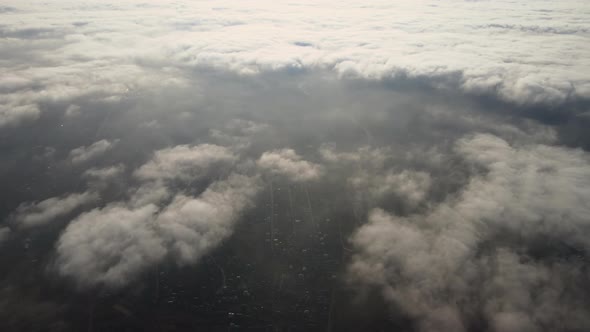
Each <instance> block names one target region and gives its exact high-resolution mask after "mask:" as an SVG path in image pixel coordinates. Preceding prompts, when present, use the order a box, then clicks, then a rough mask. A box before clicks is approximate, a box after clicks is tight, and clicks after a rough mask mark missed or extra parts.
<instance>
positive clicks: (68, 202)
mask: <svg viewBox="0 0 590 332" xmlns="http://www.w3.org/2000/svg"><path fill="white" fill-rule="evenodd" d="M98 198H99V196H98V194H97V193H94V192H84V193H81V194H78V193H74V194H69V195H66V196H61V197H51V198H48V199H46V200H43V201H41V202H37V203H23V204H21V205H19V207H18V208H17V209H16V211H15V212H14V214H13V215H12V218H11V219H12V220H13V221H14V222H15V223H16V224H17V225H18V226H19V227H27V228H28V227H36V226H41V225H44V224H47V223H49V222H51V221H52V220H54V219H56V218H58V217H62V216H65V215H67V214H69V213H71V212H73V211H74V210H76V209H78V208H79V207H82V206H84V205H88V204H91V203H94V202H96V201H97V200H98Z"/></svg>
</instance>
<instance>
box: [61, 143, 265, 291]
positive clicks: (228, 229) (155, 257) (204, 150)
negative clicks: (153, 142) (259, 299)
mask: <svg viewBox="0 0 590 332" xmlns="http://www.w3.org/2000/svg"><path fill="white" fill-rule="evenodd" d="M237 160H238V156H237V155H235V154H234V153H233V152H232V151H231V150H230V149H229V148H225V147H222V146H217V145H211V144H201V145H195V146H188V145H178V146H175V147H171V148H166V149H162V150H158V151H156V152H155V153H154V155H153V156H152V158H151V159H150V160H148V161H147V162H146V163H145V164H143V165H142V166H140V167H139V168H138V169H136V170H135V172H134V176H135V179H136V180H138V181H139V184H138V186H137V187H135V188H132V189H130V190H129V197H128V199H127V200H125V201H122V202H113V203H110V204H108V205H107V206H106V207H104V208H100V209H94V210H92V211H90V212H87V213H84V214H82V215H80V216H79V217H77V218H76V219H74V220H73V221H72V222H71V223H70V225H69V226H68V227H67V228H66V230H65V231H64V233H63V235H62V237H61V238H60V239H59V241H58V244H57V254H58V260H57V268H58V270H59V271H60V273H61V274H63V275H65V276H69V277H72V278H74V279H75V280H76V281H77V282H78V284H79V285H80V286H82V287H93V286H104V287H113V288H117V287H122V286H124V285H126V284H128V283H129V282H132V281H133V280H135V279H137V278H138V277H139V276H140V275H141V274H142V272H144V271H145V270H146V269H148V268H149V267H150V266H153V265H154V264H156V263H158V262H160V261H162V260H163V259H165V258H169V259H171V260H174V261H176V262H177V263H178V264H193V263H197V262H198V261H199V259H200V258H201V257H202V256H203V255H205V254H207V253H208V252H209V251H210V250H212V249H213V248H215V247H216V246H218V245H219V244H220V243H221V242H222V241H223V240H224V239H225V238H227V237H228V236H229V235H230V234H232V232H233V228H234V224H235V222H237V221H238V219H239V217H240V216H241V213H242V212H243V211H244V210H245V209H246V208H248V207H250V206H251V205H252V203H253V199H254V198H255V196H256V194H257V193H258V192H259V190H260V185H259V183H258V181H259V180H258V178H257V177H256V176H254V177H252V176H246V175H239V174H236V173H230V175H229V176H227V175H226V176H224V174H223V172H220V174H217V175H218V176H219V177H220V179H219V180H217V181H214V182H213V183H212V184H210V185H209V186H208V187H207V188H206V189H205V190H204V191H203V192H202V193H200V194H199V195H197V196H190V195H189V194H188V192H190V186H191V181H192V180H196V179H200V178H201V177H202V176H204V175H211V174H210V171H213V170H218V169H219V168H220V167H226V168H227V169H228V170H232V168H231V167H232V166H234V164H235V162H236V161H237ZM123 170H124V168H123V166H122V165H116V166H112V167H108V168H103V169H90V170H87V171H86V172H85V173H84V175H85V176H87V177H90V178H98V179H105V178H110V177H112V176H117V175H118V174H120V173H121V172H122V171H123ZM175 180H181V181H180V182H175Z"/></svg>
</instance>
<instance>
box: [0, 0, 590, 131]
mask: <svg viewBox="0 0 590 332" xmlns="http://www.w3.org/2000/svg"><path fill="white" fill-rule="evenodd" d="M9 2H10V3H11V5H10V6H6V8H14V11H11V12H10V15H4V19H5V20H4V21H5V22H4V27H3V29H2V33H3V34H4V35H6V37H10V38H4V39H3V40H2V41H1V42H0V46H2V49H3V55H4V57H3V59H5V60H3V64H5V66H4V67H5V68H8V69H7V70H6V72H5V73H3V74H5V75H3V76H6V77H7V78H6V79H4V80H5V82H2V83H0V105H1V106H2V108H0V109H1V110H3V111H2V112H0V114H3V113H5V114H3V116H2V117H0V124H2V123H4V124H8V123H12V124H18V123H22V122H23V121H24V120H25V118H26V119H29V120H33V119H36V118H38V116H39V113H40V111H39V105H42V106H46V105H52V104H61V105H62V106H63V109H64V110H65V109H67V108H68V107H69V105H70V104H71V103H76V102H77V101H78V100H80V99H85V100H93V101H98V102H101V103H111V102H116V101H122V100H127V99H128V98H133V96H136V95H138V94H142V93H144V92H145V91H154V90H155V89H161V88H165V87H174V88H177V87H183V86H186V85H187V84H189V83H188V81H190V79H189V80H187V75H186V71H185V70H184V69H185V68H187V67H188V68H197V69H202V68H216V69H220V70H222V71H230V72H234V73H238V74H241V75H259V74H264V73H273V72H287V73H298V72H299V73H301V72H311V71H324V70H327V71H331V72H333V73H335V74H336V75H337V76H339V77H341V78H363V79H368V80H378V81H385V82H393V84H416V85H424V86H430V87H434V88H436V89H440V90H443V91H447V90H459V91H462V92H466V93H469V94H474V95H484V96H494V97H495V98H498V99H500V100H504V101H508V102H512V103H515V104H518V105H537V106H538V105H544V106H548V107H555V106H558V105H563V104H567V105H572V107H573V108H574V110H570V111H568V112H577V111H578V110H575V109H576V108H577V106H575V105H577V103H578V102H580V101H581V102H584V101H586V103H587V100H588V99H589V98H590V81H589V80H588V79H587V77H586V76H587V75H585V68H587V67H588V66H589V63H588V60H587V57H585V56H584V55H585V54H587V53H588V51H589V50H588V46H587V45H588V44H589V43H588V42H587V38H588V27H587V26H586V25H584V22H585V15H586V14H585V12H584V11H580V10H577V8H579V7H580V6H583V3H581V2H580V1H579V0H568V1H565V2H564V1H561V2H559V3H554V2H546V1H542V2H530V1H524V0H521V1H517V2H516V3H514V2H509V1H478V2H472V1H452V2H449V3H436V4H434V3H431V2H428V1H425V2H420V3H412V4H409V3H388V2H382V1H379V2H375V3H372V4H369V5H367V4H364V3H362V4H361V3H360V2H358V1H347V2H338V1H326V2H322V3H317V2H313V1H303V2H301V3H299V4H298V5H297V6H293V5H291V4H287V3H282V2H279V3H273V4H269V3H267V2H255V3H247V4H246V3H240V2H236V1H233V0H224V1H223V2H222V3H220V4H219V6H221V7H222V8H224V10H218V9H216V8H217V7H212V6H210V5H207V4H203V3H194V2H188V1H182V4H183V6H182V9H177V10H179V12H178V13H177V12H176V11H173V10H172V9H171V8H170V7H169V6H167V5H166V4H163V3H158V4H155V5H153V6H136V4H137V3H136V2H135V1H128V2H125V3H122V2H107V3H105V4H104V6H103V5H101V6H98V7H97V6H94V5H93V4H92V3H88V4H71V5H69V6H67V5H65V4H64V3H52V4H50V5H47V4H42V3H40V2H37V1H35V2H33V3H31V4H23V3H22V2H18V1H14V0H10V1H9ZM47 6H49V8H51V10H50V11H49V12H47ZM216 6H217V5H216ZM76 8H78V9H79V10H82V11H84V12H85V13H87V14H88V15H87V16H85V18H84V22H83V23H84V24H80V20H79V19H78V18H77V17H72V16H71V15H69V11H70V10H76ZM93 9H94V10H93ZM111 13H112V14H116V13H125V15H124V16H120V15H111ZM287 13H288V14H287ZM481 13H485V15H484V16H482V15H481ZM511 13H515V14H514V15H511ZM548 13H551V15H552V16H551V18H552V19H547V17H548V15H549V14H548ZM41 14H43V20H38V19H30V20H29V19H28V18H34V17H38V16H39V15H41ZM175 14H178V15H175ZM123 17H125V18H128V17H141V18H148V19H147V21H141V22H139V23H136V24H134V25H129V23H128V20H127V19H123ZM475 17H477V20H475V19H474V18H475ZM465 18H470V19H467V20H465ZM148 21H149V24H148V23H147V22H148ZM107 27H108V28H107ZM154 27H156V28H157V29H158V33H157V34H153V33H150V32H151V31H152V29H153V28H154ZM302 36H304V37H302ZM153 45H158V47H153ZM538 45H544V47H542V48H539V47H538ZM33 62H34V63H35V64H36V66H34V67H29V66H24V65H22V64H23V63H25V64H27V63H33ZM4 80H3V81H4ZM412 82H413V83H412ZM18 108H22V109H20V110H18V111H16V109H18ZM43 109H45V107H43ZM25 110H26V111H25ZM537 111H538V110H537ZM582 111H583V110H582ZM72 113H73V112H71V109H70V111H68V112H66V114H70V115H71V114H72ZM74 113H75V112H74Z"/></svg>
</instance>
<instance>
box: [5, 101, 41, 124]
mask: <svg viewBox="0 0 590 332" xmlns="http://www.w3.org/2000/svg"><path fill="white" fill-rule="evenodd" d="M39 114H41V112H40V111H39V107H38V106H37V105H33V104H28V105H0V127H4V126H9V125H10V126H13V125H18V124H20V123H21V122H25V121H30V120H36V119H37V118H38V117H39Z"/></svg>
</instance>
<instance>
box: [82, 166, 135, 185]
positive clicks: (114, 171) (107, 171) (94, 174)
mask: <svg viewBox="0 0 590 332" xmlns="http://www.w3.org/2000/svg"><path fill="white" fill-rule="evenodd" d="M124 171H125V165H123V164H119V165H114V166H110V167H105V168H96V167H93V168H90V169H87V170H86V171H84V174H83V175H84V176H85V177H87V178H90V179H94V180H100V181H105V180H109V179H112V178H114V177H117V176H119V175H121V174H122V173H123V172H124Z"/></svg>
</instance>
